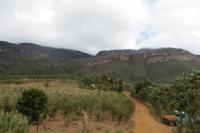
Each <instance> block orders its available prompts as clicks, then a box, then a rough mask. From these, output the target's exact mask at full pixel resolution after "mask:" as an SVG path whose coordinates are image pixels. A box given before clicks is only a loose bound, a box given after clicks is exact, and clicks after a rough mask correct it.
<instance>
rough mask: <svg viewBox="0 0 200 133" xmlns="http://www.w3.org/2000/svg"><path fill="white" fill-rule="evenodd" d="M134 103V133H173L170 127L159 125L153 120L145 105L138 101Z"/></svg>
mask: <svg viewBox="0 0 200 133" xmlns="http://www.w3.org/2000/svg"><path fill="white" fill-rule="evenodd" d="M134 103H135V113H134V116H133V121H134V133H172V131H171V128H170V127H168V126H166V125H163V124H161V123H159V122H158V121H156V120H155V119H154V118H153V116H152V115H151V114H150V112H149V109H148V108H147V107H146V106H145V105H144V104H142V103H141V102H139V101H137V100H134Z"/></svg>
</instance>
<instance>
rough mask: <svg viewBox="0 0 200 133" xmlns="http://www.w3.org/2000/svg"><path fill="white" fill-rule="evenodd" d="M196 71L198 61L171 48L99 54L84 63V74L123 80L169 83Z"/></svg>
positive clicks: (183, 52) (179, 50)
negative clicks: (101, 75)
mask: <svg viewBox="0 0 200 133" xmlns="http://www.w3.org/2000/svg"><path fill="white" fill-rule="evenodd" d="M199 68H200V58H199V56H197V55H194V54H192V53H190V52H188V51H185V50H182V49H175V48H162V49H140V50H111V51H100V52H99V53H98V54H97V56H96V57H95V58H91V59H90V60H88V62H87V65H85V68H84V69H83V71H84V72H86V73H95V74H97V73H103V74H109V75H112V76H115V77H120V78H123V79H126V80H131V81H134V80H142V79H151V80H156V81H162V80H172V79H174V78H176V77H177V75H180V74H182V73H183V72H190V71H192V70H193V69H199Z"/></svg>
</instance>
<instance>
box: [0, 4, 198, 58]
mask: <svg viewBox="0 0 200 133" xmlns="http://www.w3.org/2000/svg"><path fill="white" fill-rule="evenodd" d="M0 40H2V41H9V42H13V43H21V42H32V43H37V44H40V45H43V46H50V47H56V48H66V49H76V50H81V51H84V52H87V53H90V54H96V53H97V52H98V51H100V50H111V49H140V48H162V47H174V48H182V49H185V50H189V51H190V52H192V53H195V54H200V0H0Z"/></svg>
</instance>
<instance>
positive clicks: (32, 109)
mask: <svg viewBox="0 0 200 133" xmlns="http://www.w3.org/2000/svg"><path fill="white" fill-rule="evenodd" d="M17 109H18V111H19V112H20V113H22V114H23V115H25V116H27V117H28V118H29V120H30V122H39V120H40V119H41V117H42V116H45V115H46V113H47V96H46V94H45V93H44V92H43V91H41V90H38V89H30V90H25V91H24V92H23V93H22V97H21V98H20V99H19V100H18V102H17Z"/></svg>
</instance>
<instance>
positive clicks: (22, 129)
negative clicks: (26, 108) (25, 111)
mask: <svg viewBox="0 0 200 133" xmlns="http://www.w3.org/2000/svg"><path fill="white" fill-rule="evenodd" d="M28 130H29V126H28V120H27V119H26V118H25V117H23V116H21V115H19V114H11V113H0V133H28Z"/></svg>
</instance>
